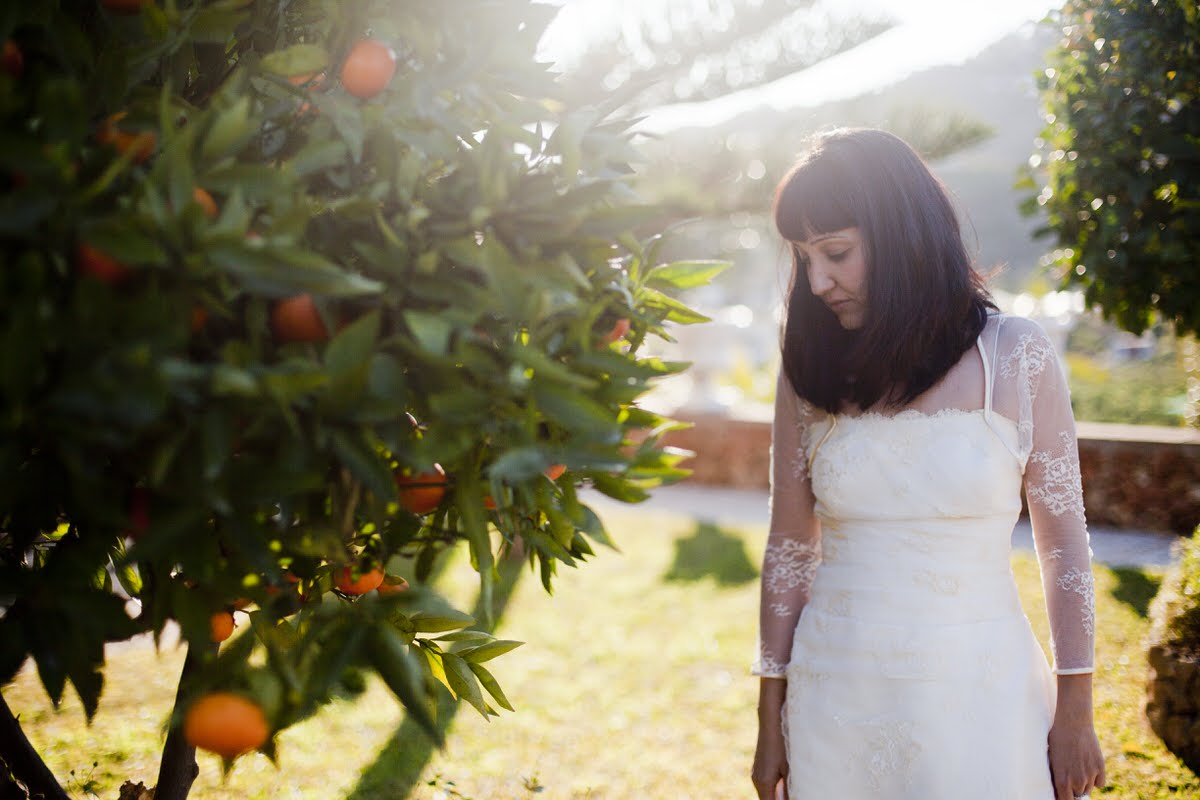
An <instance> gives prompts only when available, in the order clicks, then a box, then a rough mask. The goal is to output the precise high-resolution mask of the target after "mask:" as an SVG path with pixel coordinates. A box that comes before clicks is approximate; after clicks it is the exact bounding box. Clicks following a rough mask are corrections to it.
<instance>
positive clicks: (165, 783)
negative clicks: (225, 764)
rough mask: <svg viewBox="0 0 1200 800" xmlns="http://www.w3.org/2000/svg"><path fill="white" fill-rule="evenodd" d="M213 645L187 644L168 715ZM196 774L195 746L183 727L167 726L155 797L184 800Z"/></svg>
mask: <svg viewBox="0 0 1200 800" xmlns="http://www.w3.org/2000/svg"><path fill="white" fill-rule="evenodd" d="M217 647H218V645H217V644H215V643H214V644H212V645H208V646H206V647H202V648H200V649H199V650H196V649H194V648H193V647H192V646H191V645H188V652H187V657H186V658H185V659H184V660H183V670H182V671H181V672H180V674H179V688H178V689H177V690H176V693H175V709H174V711H172V712H171V713H172V715H174V714H175V713H177V712H179V711H180V710H182V703H183V698H184V695H185V691H184V686H185V685H186V684H187V681H188V678H190V677H191V676H193V675H195V674H196V673H197V672H199V671H200V669H201V668H202V667H203V665H204V661H205V657H206V656H208V655H209V654H215V653H216V652H217ZM199 774H200V767H199V766H197V764H196V748H194V747H192V746H191V745H190V744H188V743H187V740H186V739H185V738H184V737H183V726H182V725H177V726H175V727H173V728H171V731H170V733H168V734H167V741H166V744H164V745H163V753H162V763H161V764H160V766H159V769H158V786H157V787H155V790H154V798H155V800H185V798H186V797H187V796H188V793H189V792H190V791H191V790H192V783H193V782H194V781H195V780H196V776H197V775H199Z"/></svg>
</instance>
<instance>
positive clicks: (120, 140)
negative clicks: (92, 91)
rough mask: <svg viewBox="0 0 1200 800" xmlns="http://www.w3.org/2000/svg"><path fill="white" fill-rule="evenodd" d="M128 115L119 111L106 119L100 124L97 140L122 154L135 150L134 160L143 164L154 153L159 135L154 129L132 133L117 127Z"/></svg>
mask: <svg viewBox="0 0 1200 800" xmlns="http://www.w3.org/2000/svg"><path fill="white" fill-rule="evenodd" d="M126 115H127V113H126V112H124V111H118V112H117V113H116V114H113V115H112V116H110V117H109V118H108V119H106V120H105V121H104V124H103V125H101V126H100V130H99V131H97V132H96V141H98V142H100V144H108V145H112V146H113V148H114V149H115V150H116V151H117V152H118V153H121V154H122V155H124V154H125V153H128V152H129V151H130V150H133V151H134V157H133V160H134V161H136V162H137V163H139V164H141V163H142V162H143V161H145V160H146V159H148V158H150V156H152V155H154V151H155V149H156V148H157V147H158V136H157V134H155V133H154V131H142V132H141V133H130V132H129V131H123V130H121V129H120V128H118V127H117V124H118V123H119V122H120V121H121V120H123V119H125V117H126Z"/></svg>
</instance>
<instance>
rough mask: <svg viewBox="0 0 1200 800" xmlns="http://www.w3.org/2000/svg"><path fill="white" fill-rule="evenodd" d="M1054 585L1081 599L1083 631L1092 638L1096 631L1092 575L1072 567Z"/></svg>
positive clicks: (1094, 586) (1094, 589)
mask: <svg viewBox="0 0 1200 800" xmlns="http://www.w3.org/2000/svg"><path fill="white" fill-rule="evenodd" d="M1055 583H1056V585H1057V586H1058V588H1060V589H1062V590H1063V591H1064V592H1075V593H1076V594H1078V595H1080V597H1082V598H1083V611H1082V615H1083V619H1082V622H1083V629H1084V631H1086V632H1087V634H1088V636H1092V635H1093V634H1094V633H1095V631H1096V584H1095V580H1094V579H1093V578H1092V573H1091V572H1084V571H1083V570H1081V569H1078V568H1077V567H1072V568H1071V569H1069V570H1067V571H1066V572H1064V573H1063V574H1062V575H1059V576H1058V580H1057V581H1056V582H1055Z"/></svg>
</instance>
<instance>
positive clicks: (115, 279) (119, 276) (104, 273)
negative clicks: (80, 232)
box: [75, 242, 131, 283]
mask: <svg viewBox="0 0 1200 800" xmlns="http://www.w3.org/2000/svg"><path fill="white" fill-rule="evenodd" d="M75 266H76V268H78V269H79V271H80V272H82V273H84V274H86V275H91V276H92V277H93V278H96V279H97V280H100V281H103V282H104V283H120V282H121V281H123V280H125V279H126V278H128V277H129V276H130V274H131V272H130V270H129V267H127V266H125V265H124V264H122V263H121V262H120V261H117V260H116V259H115V258H110V257H108V256H106V255H105V254H104V253H101V252H100V251H99V250H97V249H96V248H94V247H92V246H91V245H90V244H87V243H86V242H80V243H79V245H78V247H76V248H75Z"/></svg>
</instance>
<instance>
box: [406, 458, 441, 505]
mask: <svg viewBox="0 0 1200 800" xmlns="http://www.w3.org/2000/svg"><path fill="white" fill-rule="evenodd" d="M396 486H397V487H398V488H399V490H400V505H401V506H402V507H403V508H404V509H405V510H407V511H411V512H412V513H414V514H428V513H429V512H430V511H433V510H434V509H435V508H437V507H438V506H439V505H441V502H442V498H443V497H445V496H446V471H445V470H444V469H442V467H441V465H440V464H434V465H433V469H432V470H430V471H428V472H422V473H421V474H420V475H415V476H414V475H397V476H396Z"/></svg>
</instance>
